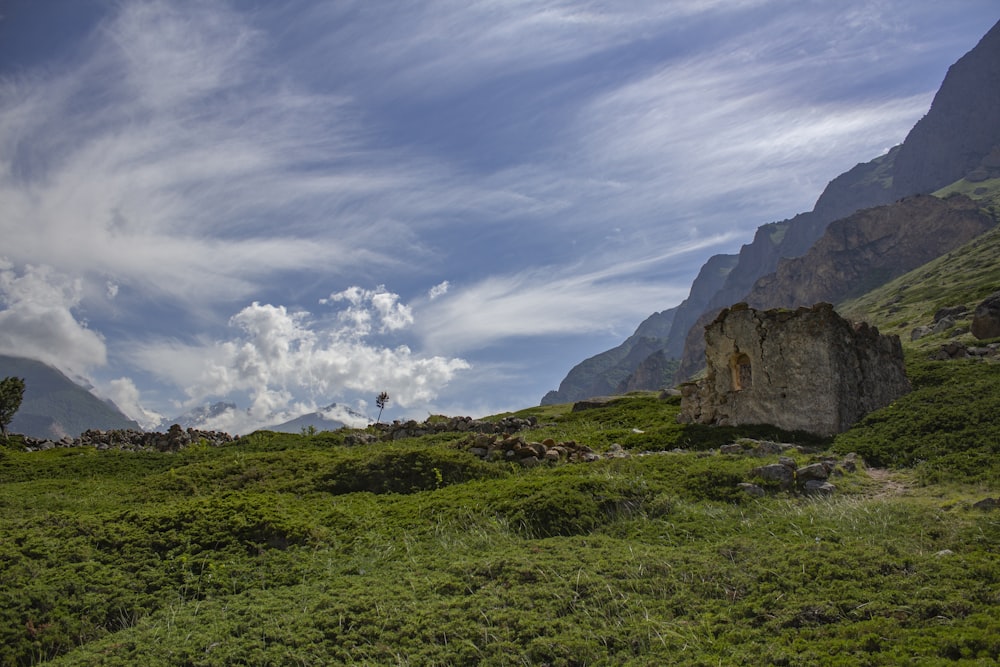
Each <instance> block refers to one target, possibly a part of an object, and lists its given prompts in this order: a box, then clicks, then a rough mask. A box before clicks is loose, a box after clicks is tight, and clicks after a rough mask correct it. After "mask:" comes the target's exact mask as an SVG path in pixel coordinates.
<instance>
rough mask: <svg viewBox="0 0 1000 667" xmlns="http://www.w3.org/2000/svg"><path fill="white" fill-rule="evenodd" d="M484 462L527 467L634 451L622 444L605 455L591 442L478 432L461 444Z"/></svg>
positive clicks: (627, 453)
mask: <svg viewBox="0 0 1000 667" xmlns="http://www.w3.org/2000/svg"><path fill="white" fill-rule="evenodd" d="M456 446H457V447H459V448H460V449H465V450H467V451H468V452H469V453H471V454H474V455H475V456H478V457H479V458H481V459H483V460H484V461H509V462H511V463H518V464H520V465H521V466H523V467H525V468H533V467H535V466H537V465H539V464H541V463H560V462H562V463H590V462H592V461H599V460H601V459H608V458H629V457H630V456H631V454H629V452H627V451H625V449H623V448H622V446H621V445H618V444H614V445H611V447H610V448H609V449H608V451H607V452H606V453H605V454H603V455H602V454H599V453H598V452H596V451H594V450H593V449H591V448H590V447H588V446H587V445H581V444H579V443H577V442H575V441H573V440H565V441H562V442H556V441H555V440H553V439H552V438H546V439H545V440H542V441H541V442H531V441H529V440H527V439H525V438H524V436H520V435H506V434H505V435H497V434H486V433H478V434H475V435H469V436H467V437H466V438H465V440H462V441H461V442H459V443H458V444H457V445H456Z"/></svg>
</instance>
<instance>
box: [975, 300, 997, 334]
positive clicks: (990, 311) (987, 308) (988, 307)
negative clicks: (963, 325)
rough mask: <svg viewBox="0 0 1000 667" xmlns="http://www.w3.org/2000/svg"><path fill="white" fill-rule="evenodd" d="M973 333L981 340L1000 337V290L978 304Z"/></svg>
mask: <svg viewBox="0 0 1000 667" xmlns="http://www.w3.org/2000/svg"><path fill="white" fill-rule="evenodd" d="M972 335H973V336H975V337H976V338H978V339H979V340H983V339H984V338H1000V291H997V292H994V293H993V294H991V295H990V296H988V297H986V299H985V300H984V301H983V302H982V303H980V304H979V305H978V306H976V311H975V313H973V315H972Z"/></svg>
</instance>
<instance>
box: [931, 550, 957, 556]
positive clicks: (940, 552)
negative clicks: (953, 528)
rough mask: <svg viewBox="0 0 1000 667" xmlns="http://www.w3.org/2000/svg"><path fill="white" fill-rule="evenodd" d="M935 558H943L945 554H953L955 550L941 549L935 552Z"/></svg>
mask: <svg viewBox="0 0 1000 667" xmlns="http://www.w3.org/2000/svg"><path fill="white" fill-rule="evenodd" d="M934 555H935V556H936V557H937V558H944V557H946V556H954V555H955V552H954V551H952V550H951V549H942V550H941V551H938V552H935V554H934Z"/></svg>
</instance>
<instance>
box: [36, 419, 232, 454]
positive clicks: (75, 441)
mask: <svg viewBox="0 0 1000 667" xmlns="http://www.w3.org/2000/svg"><path fill="white" fill-rule="evenodd" d="M233 440H234V438H233V436H231V435H229V434H228V433H220V432H218V431H199V430H197V429H193V428H189V429H183V428H181V427H180V426H179V425H178V424H174V425H173V426H171V427H170V429H169V430H168V431H167V432H166V433H152V432H146V431H137V430H134V429H112V430H108V431H100V430H96V429H95V430H90V431H84V432H83V433H81V434H80V437H78V438H70V437H65V438H62V439H60V440H45V439H41V438H30V437H26V438H24V444H25V449H26V451H29V452H35V451H43V450H46V449H53V448H55V447H94V448H96V449H97V450H99V451H106V450H109V449H117V450H122V451H127V452H148V451H157V452H176V451H179V450H181V449H184V448H185V447H187V446H189V445H192V444H199V443H200V444H205V445H208V446H210V447H218V446H219V445H223V444H226V443H228V442H232V441H233Z"/></svg>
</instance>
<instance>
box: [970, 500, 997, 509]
mask: <svg viewBox="0 0 1000 667" xmlns="http://www.w3.org/2000/svg"><path fill="white" fill-rule="evenodd" d="M972 506H973V507H974V508H976V509H977V510H983V511H986V512H989V511H992V510H996V509H1000V498H983V499H982V500H980V501H979V502H977V503H973V505H972Z"/></svg>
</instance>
